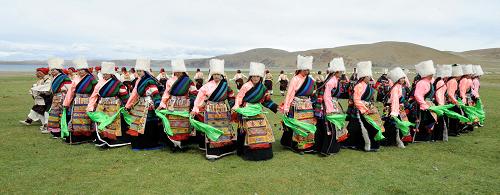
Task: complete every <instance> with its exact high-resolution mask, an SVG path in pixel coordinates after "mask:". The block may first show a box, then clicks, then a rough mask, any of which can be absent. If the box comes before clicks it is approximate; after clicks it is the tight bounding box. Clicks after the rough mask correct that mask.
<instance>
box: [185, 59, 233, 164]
mask: <svg viewBox="0 0 500 195" xmlns="http://www.w3.org/2000/svg"><path fill="white" fill-rule="evenodd" d="M208 78H209V81H208V82H207V83H205V84H204V85H203V86H202V87H201V88H200V89H199V90H198V95H197V96H196V99H195V100H194V105H193V110H192V111H191V115H192V116H195V117H196V118H198V120H200V121H202V122H204V123H207V124H208V125H210V126H212V127H215V128H217V129H219V130H221V131H222V132H223V133H222V135H220V137H219V138H217V140H211V139H209V138H208V137H207V136H206V135H205V134H204V133H197V134H196V136H197V137H198V141H199V147H200V149H201V150H204V151H205V157H206V158H207V160H216V159H220V158H222V157H223V156H226V155H230V154H234V153H235V151H236V138H237V135H236V130H234V129H233V126H232V125H231V123H230V122H231V120H230V116H231V114H230V113H231V109H230V108H231V107H232V106H233V105H234V93H233V90H232V89H231V87H229V83H228V81H227V80H226V79H225V78H224V60H219V59H211V60H210V73H209V76H208ZM228 104H229V105H228Z"/></svg>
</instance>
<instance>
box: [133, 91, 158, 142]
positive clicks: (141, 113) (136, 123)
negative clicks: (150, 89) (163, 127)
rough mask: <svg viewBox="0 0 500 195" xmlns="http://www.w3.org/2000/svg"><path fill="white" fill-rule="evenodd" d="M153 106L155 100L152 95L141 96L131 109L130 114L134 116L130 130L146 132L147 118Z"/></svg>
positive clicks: (140, 132)
mask: <svg viewBox="0 0 500 195" xmlns="http://www.w3.org/2000/svg"><path fill="white" fill-rule="evenodd" d="M152 107H153V100H152V99H151V97H150V96H147V97H139V100H138V101H137V103H136V104H135V105H134V106H133V107H132V109H131V110H130V115H131V116H132V118H133V122H132V124H130V127H129V130H130V131H136V132H137V133H139V134H144V130H145V128H146V119H147V118H148V111H149V108H152Z"/></svg>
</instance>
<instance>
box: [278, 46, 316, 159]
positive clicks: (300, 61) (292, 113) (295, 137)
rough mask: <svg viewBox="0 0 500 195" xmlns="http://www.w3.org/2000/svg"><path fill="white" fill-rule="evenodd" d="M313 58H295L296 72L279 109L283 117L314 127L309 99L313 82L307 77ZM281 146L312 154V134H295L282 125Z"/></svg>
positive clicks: (314, 122) (313, 86) (312, 93)
mask: <svg viewBox="0 0 500 195" xmlns="http://www.w3.org/2000/svg"><path fill="white" fill-rule="evenodd" d="M312 63H313V57H312V56H306V57H303V56H301V55H298V56H297V69H298V70H297V72H296V74H295V76H294V77H293V78H292V79H291V80H290V84H289V86H288V90H287V94H286V97H285V100H284V103H283V105H282V107H281V109H282V111H283V114H284V115H285V117H289V118H295V119H297V120H299V121H302V122H306V123H309V124H313V125H316V118H315V117H314V109H313V103H312V100H311V97H313V96H314V88H315V84H314V80H313V79H312V78H311V77H310V76H309V71H310V70H311V69H312ZM283 131H284V132H283V136H281V141H280V142H281V145H283V146H285V147H287V148H290V149H291V150H293V151H295V152H298V153H300V154H304V153H305V152H314V133H312V132H306V135H305V136H304V135H300V134H298V133H296V132H295V131H294V130H293V129H292V128H290V127H288V126H286V125H285V123H284V124H283Z"/></svg>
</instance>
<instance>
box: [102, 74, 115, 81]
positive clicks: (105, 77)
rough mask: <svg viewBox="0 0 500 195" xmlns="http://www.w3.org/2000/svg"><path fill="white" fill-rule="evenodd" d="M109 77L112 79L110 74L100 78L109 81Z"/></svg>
mask: <svg viewBox="0 0 500 195" xmlns="http://www.w3.org/2000/svg"><path fill="white" fill-rule="evenodd" d="M111 77H113V75H112V74H102V78H103V79H104V80H109V79H110V78H111Z"/></svg>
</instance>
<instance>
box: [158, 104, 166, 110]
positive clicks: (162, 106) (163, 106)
mask: <svg viewBox="0 0 500 195" xmlns="http://www.w3.org/2000/svg"><path fill="white" fill-rule="evenodd" d="M165 108H166V106H165V104H163V103H161V104H160V105H159V106H158V108H156V109H157V110H162V109H165Z"/></svg>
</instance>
